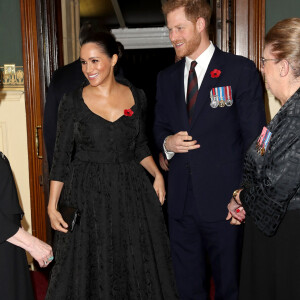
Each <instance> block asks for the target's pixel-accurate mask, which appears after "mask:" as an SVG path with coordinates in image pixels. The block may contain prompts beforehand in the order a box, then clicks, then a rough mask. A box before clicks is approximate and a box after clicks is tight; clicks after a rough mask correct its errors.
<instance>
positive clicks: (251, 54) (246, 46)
mask: <svg viewBox="0 0 300 300" xmlns="http://www.w3.org/2000/svg"><path fill="white" fill-rule="evenodd" d="M229 4H230V5H231V9H232V15H231V16H230V15H229V10H228V7H229ZM213 6H214V15H215V20H214V24H213V25H214V28H215V31H216V38H215V39H216V40H217V41H218V42H217V46H218V47H219V48H220V49H222V50H223V51H229V36H231V47H230V48H231V52H232V53H234V54H237V55H242V56H245V57H248V58H249V59H251V60H253V61H254V62H255V64H256V66H257V68H258V69H260V63H259V60H260V57H261V56H262V52H263V47H264V37H265V0H213ZM229 24H231V26H229ZM230 27H231V28H230ZM229 30H230V32H229Z"/></svg>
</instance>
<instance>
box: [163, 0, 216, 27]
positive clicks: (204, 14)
mask: <svg viewBox="0 0 300 300" xmlns="http://www.w3.org/2000/svg"><path fill="white" fill-rule="evenodd" d="M180 7H184V11H185V14H186V17H187V19H189V20H190V21H192V22H196V21H197V19H198V18H203V19H204V20H205V25H206V28H208V27H209V23H210V18H211V7H210V5H209V3H208V2H207V0H168V1H166V2H165V3H164V4H163V6H162V11H163V13H164V15H165V16H166V15H167V14H168V13H170V12H172V11H173V10H175V9H177V8H180Z"/></svg>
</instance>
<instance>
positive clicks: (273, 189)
mask: <svg viewBox="0 0 300 300" xmlns="http://www.w3.org/2000/svg"><path fill="white" fill-rule="evenodd" d="M262 172H263V174H264V175H263V178H264V179H263V180H261V181H260V182H259V184H257V185H254V186H250V187H247V186H245V187H244V189H243V191H242V192H241V193H240V200H241V202H242V205H243V207H244V209H245V211H246V213H247V215H249V216H251V217H252V219H253V220H254V223H255V224H256V226H257V227H258V228H259V229H260V230H261V231H262V232H263V233H264V234H265V235H267V236H272V235H274V234H275V233H276V230H277V228H278V226H279V224H280V222H281V220H282V219H283V217H284V214H285V212H286V210H287V207H288V205H289V202H290V200H291V199H292V198H293V196H294V195H295V193H296V192H297V190H298V189H299V187H300V139H299V137H297V136H295V137H293V138H291V139H289V140H286V143H284V145H283V146H281V147H280V149H277V150H276V155H273V156H272V157H270V158H269V160H268V162H267V164H266V166H265V167H264V169H263V171H262ZM246 181H247V180H246Z"/></svg>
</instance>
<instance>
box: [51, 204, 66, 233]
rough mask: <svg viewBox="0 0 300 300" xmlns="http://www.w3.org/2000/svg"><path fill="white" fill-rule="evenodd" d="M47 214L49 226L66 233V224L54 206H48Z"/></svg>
mask: <svg viewBox="0 0 300 300" xmlns="http://www.w3.org/2000/svg"><path fill="white" fill-rule="evenodd" d="M48 215H49V218H50V223H51V227H52V228H53V229H54V230H58V231H61V232H64V233H67V232H68V230H67V229H66V228H68V224H67V223H66V222H65V221H64V219H63V217H62V216H61V214H60V212H59V211H58V210H57V209H56V208H52V207H49V206H48Z"/></svg>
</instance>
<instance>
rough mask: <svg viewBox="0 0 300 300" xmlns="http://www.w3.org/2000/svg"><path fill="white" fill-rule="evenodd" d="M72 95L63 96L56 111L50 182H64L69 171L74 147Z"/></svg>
mask: <svg viewBox="0 0 300 300" xmlns="http://www.w3.org/2000/svg"><path fill="white" fill-rule="evenodd" d="M73 97H74V96H73V95H72V94H68V95H64V97H63V98H62V100H61V102H60V105H59V109H58V121H57V131H56V141H55V149H54V155H53V164H52V169H51V173H50V180H56V181H61V182H65V180H66V178H67V176H68V174H69V169H70V162H71V158H72V152H73V147H74V107H73Z"/></svg>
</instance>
